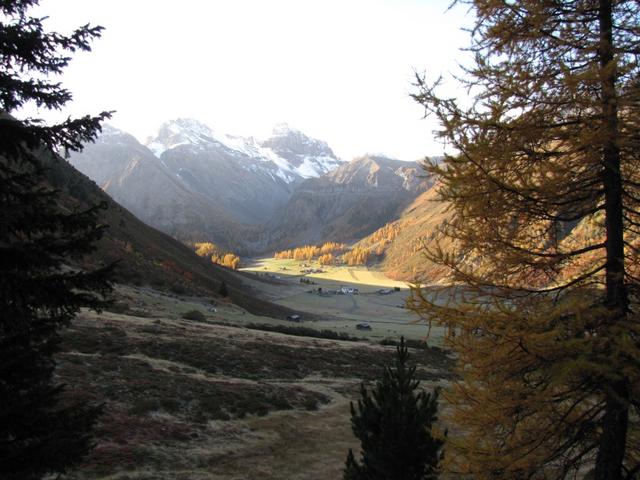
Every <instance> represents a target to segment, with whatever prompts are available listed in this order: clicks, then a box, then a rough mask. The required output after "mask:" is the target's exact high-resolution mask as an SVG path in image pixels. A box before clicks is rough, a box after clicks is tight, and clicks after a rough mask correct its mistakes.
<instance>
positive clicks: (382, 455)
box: [343, 338, 443, 480]
mask: <svg viewBox="0 0 640 480" xmlns="http://www.w3.org/2000/svg"><path fill="white" fill-rule="evenodd" d="M408 359H409V352H408V349H407V347H406V346H405V344H404V338H402V339H401V341H400V345H399V346H398V347H397V355H396V358H395V365H394V366H393V367H391V366H386V367H385V369H384V373H383V375H382V379H381V380H380V381H378V382H377V383H376V386H375V388H374V389H373V391H372V392H368V391H367V389H366V388H365V386H364V384H362V385H361V387H360V392H361V393H360V394H361V397H362V398H361V399H360V400H358V404H357V406H354V404H353V403H351V424H352V428H353V433H354V434H355V435H356V437H357V438H359V439H360V443H361V448H362V451H361V460H360V461H357V460H356V458H355V456H354V455H353V452H352V451H351V449H350V450H349V453H348V455H347V461H346V465H345V470H344V476H343V478H344V480H361V479H362V480H422V479H434V478H437V470H436V468H437V465H438V461H439V460H440V457H441V450H442V446H443V440H442V439H439V438H436V437H434V435H433V433H432V426H433V423H434V422H435V421H436V420H437V415H436V414H437V409H438V394H437V391H434V393H433V394H428V393H425V392H424V391H420V390H419V386H420V382H419V381H418V380H415V372H416V367H415V366H409V364H408Z"/></svg>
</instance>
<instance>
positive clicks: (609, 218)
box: [595, 0, 629, 480]
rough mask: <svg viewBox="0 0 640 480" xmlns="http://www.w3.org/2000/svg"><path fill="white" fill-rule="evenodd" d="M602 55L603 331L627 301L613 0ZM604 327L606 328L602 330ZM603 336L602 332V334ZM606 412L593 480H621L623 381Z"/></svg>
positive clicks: (620, 316)
mask: <svg viewBox="0 0 640 480" xmlns="http://www.w3.org/2000/svg"><path fill="white" fill-rule="evenodd" d="M599 8H600V10H599V26H600V46H599V47H600V48H599V52H598V55H599V57H600V67H601V79H600V82H601V90H602V122H603V129H604V133H605V136H606V137H605V138H606V141H605V143H604V145H603V152H602V161H603V184H604V190H605V216H606V218H605V226H606V236H607V237H606V241H605V246H606V253H607V260H606V274H605V275H606V279H605V281H606V299H605V301H606V306H607V308H608V309H609V311H610V315H609V318H607V319H606V327H610V326H613V325H614V324H615V323H617V322H622V321H624V320H625V317H626V313H627V308H628V302H629V300H628V297H627V291H626V288H625V284H624V276H625V264H624V231H623V219H622V177H621V173H620V149H619V147H618V143H617V142H618V135H619V132H618V105H617V98H616V67H615V59H614V52H613V12H612V1H611V0H600V5H599ZM606 327H605V328H606ZM605 335H606V332H605ZM605 392H606V393H605V401H606V404H605V413H604V416H603V419H602V436H601V438H600V445H599V449H598V455H597V458H596V468H595V478H596V480H621V479H622V478H623V477H622V463H623V461H624V452H625V446H626V440H627V427H628V420H629V389H628V385H627V381H626V379H624V378H622V379H619V380H616V381H612V382H611V383H610V384H609V385H605Z"/></svg>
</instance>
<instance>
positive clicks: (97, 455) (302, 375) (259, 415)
mask: <svg viewBox="0 0 640 480" xmlns="http://www.w3.org/2000/svg"><path fill="white" fill-rule="evenodd" d="M117 294H118V303H117V304H116V305H115V306H114V307H113V308H111V310H112V311H106V312H104V313H102V314H100V315H98V314H96V313H93V312H88V311H85V312H82V314H81V315H80V316H79V317H78V318H77V319H76V320H75V321H74V322H73V323H72V325H71V327H70V328H69V329H68V330H66V331H65V333H64V337H63V346H64V351H63V353H62V354H61V355H59V357H58V361H59V366H58V369H57V371H56V375H57V380H58V381H59V382H61V383H65V384H67V385H68V388H67V390H66V395H67V396H68V397H70V398H85V399H87V400H90V401H94V402H97V403H104V404H105V413H104V415H103V416H102V418H101V419H100V423H99V425H98V429H97V439H96V440H97V446H96V448H95V450H94V451H93V452H92V453H91V455H90V456H89V458H87V460H86V462H85V463H84V464H83V465H82V466H81V468H80V469H79V470H78V471H76V472H73V473H71V474H69V475H67V476H66V477H65V478H68V479H74V480H80V479H87V480H88V479H93V480H125V479H126V480H142V479H159V480H178V479H184V480H187V479H188V480H200V479H202V480H204V479H225V480H226V479H229V480H230V479H240V478H252V479H253V478H260V479H267V480H269V479H274V480H275V479H285V478H286V479H311V480H313V479H316V480H329V479H335V478H341V472H342V468H343V465H344V461H345V458H346V453H347V451H348V449H349V448H354V447H357V443H356V441H355V439H354V437H353V435H352V433H351V429H350V414H349V402H350V401H352V400H354V399H356V398H357V396H358V393H357V392H358V386H359V383H360V381H362V380H364V381H366V382H371V381H373V380H375V379H376V378H378V377H379V376H380V374H381V369H382V365H383V364H384V363H386V362H389V361H391V359H392V358H393V355H394V348H393V347H384V346H381V345H379V344H375V343H371V342H364V341H358V342H354V341H339V340H325V339H322V338H309V337H300V336H291V335H285V334H282V333H276V332H266V331H260V330H253V329H247V328H244V327H243V326H242V325H243V324H248V323H255V324H263V323H266V322H277V320H270V319H268V318H266V317H260V316H255V315H252V314H250V313H248V312H246V311H244V310H243V309H241V308H239V307H237V306H235V305H232V304H228V303H225V302H219V301H218V302H216V303H215V305H214V304H212V302H211V300H210V299H207V298H198V297H192V298H188V297H181V296H178V295H173V294H166V293H161V292H158V291H155V290H153V289H149V288H143V287H118V291H117ZM214 309H215V311H214ZM192 310H197V311H199V312H201V313H202V317H201V320H200V321H192V320H185V319H184V318H182V317H183V315H184V314H185V313H186V312H189V311H192ZM287 323H288V325H291V322H287ZM412 354H413V359H414V360H415V361H416V362H417V363H418V364H419V369H418V376H419V378H420V379H421V380H422V381H423V385H424V387H426V388H431V387H432V386H434V385H446V384H447V382H448V379H449V378H450V373H449V372H450V369H451V359H450V358H449V357H448V356H447V355H446V353H445V352H444V351H443V350H440V349H438V348H428V349H419V350H413V351H412Z"/></svg>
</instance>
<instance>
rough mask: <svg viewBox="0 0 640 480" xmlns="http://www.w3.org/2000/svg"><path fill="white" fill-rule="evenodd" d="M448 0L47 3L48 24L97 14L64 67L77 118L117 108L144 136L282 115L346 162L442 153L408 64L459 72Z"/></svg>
mask: <svg viewBox="0 0 640 480" xmlns="http://www.w3.org/2000/svg"><path fill="white" fill-rule="evenodd" d="M449 3H450V0H268V1H267V0H179V1H176V0H173V1H166V0H41V7H40V8H39V10H37V12H36V13H37V14H39V15H48V16H49V17H50V19H49V20H48V22H47V24H46V25H47V26H48V27H49V28H52V29H58V30H62V31H69V30H70V29H71V28H73V27H74V26H78V25H81V24H85V23H87V22H90V23H92V24H99V25H103V26H104V27H105V28H106V30H105V32H104V34H103V37H102V38H101V39H99V40H98V41H96V42H95V43H94V48H93V52H91V53H88V54H86V53H82V54H77V55H76V56H75V59H74V60H73V62H72V64H71V66H70V67H69V68H68V70H67V71H66V73H65V75H64V77H63V78H62V80H63V83H64V85H65V86H66V87H67V88H69V89H70V90H71V91H72V92H73V94H74V101H73V104H72V105H70V108H69V109H67V110H66V112H68V113H71V114H72V115H80V114H86V113H97V112H98V111H101V110H117V113H116V114H115V116H114V118H113V120H112V122H111V123H112V124H113V125H114V126H116V127H119V128H121V129H123V130H126V131H128V132H129V133H132V134H134V135H135V136H136V137H138V138H139V139H140V140H144V139H145V138H146V137H147V136H148V135H150V134H152V133H153V132H154V130H156V129H157V127H158V126H159V125H160V124H161V123H162V122H163V121H165V120H169V119H173V118H177V117H191V118H196V119H198V120H200V121H202V122H204V123H206V124H208V125H209V126H211V127H212V128H214V129H216V130H220V131H224V132H228V133H235V134H241V135H256V136H265V135H267V134H268V133H269V131H270V130H271V128H272V126H273V125H274V124H276V123H278V122H287V123H288V124H290V125H291V126H294V127H296V128H299V129H300V130H302V131H303V132H305V133H307V134H308V135H310V136H313V137H316V138H320V139H322V140H325V141H327V142H328V143H329V145H330V146H331V147H332V148H333V149H334V151H335V152H336V153H337V154H338V155H339V156H341V157H342V158H344V159H347V160H348V159H351V158H352V157H354V156H357V155H361V154H364V153H384V154H387V155H390V156H394V157H397V158H401V159H405V160H415V159H419V158H422V157H424V156H425V155H437V154H439V153H440V152H441V151H442V149H443V147H442V145H440V144H439V143H438V142H436V141H434V139H433V135H432V130H433V129H434V123H433V121H428V120H424V119H422V116H423V110H422V108H421V107H420V105H418V104H417V103H415V102H414V101H413V100H411V99H410V98H409V93H410V92H412V91H413V87H412V80H413V72H414V70H416V71H419V72H423V71H426V72H427V74H428V76H429V77H430V78H435V77H437V76H438V75H439V74H446V73H448V72H454V71H456V69H457V63H458V62H460V61H461V59H462V53H461V52H460V51H459V49H460V48H461V47H464V46H467V45H468V43H469V42H468V34H467V33H465V32H462V31H461V30H460V28H461V27H462V26H463V24H467V25H468V24H469V21H470V19H469V17H467V16H466V15H465V14H466V9H465V8H463V7H456V8H455V9H453V10H451V11H449V12H446V10H447V7H448V6H449Z"/></svg>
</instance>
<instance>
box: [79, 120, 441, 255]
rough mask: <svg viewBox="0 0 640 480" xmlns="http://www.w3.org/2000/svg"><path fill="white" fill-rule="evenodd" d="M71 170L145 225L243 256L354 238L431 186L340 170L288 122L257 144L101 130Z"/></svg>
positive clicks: (175, 126)
mask: <svg viewBox="0 0 640 480" xmlns="http://www.w3.org/2000/svg"><path fill="white" fill-rule="evenodd" d="M70 162H71V163H72V164H73V165H74V166H75V167H76V168H78V169H79V170H80V171H81V172H83V173H84V174H86V175H87V176H89V177H90V178H92V179H93V180H94V181H95V182H96V183H97V184H98V185H99V186H100V187H101V188H102V189H103V190H104V191H105V192H106V193H108V194H109V195H110V196H111V197H112V198H113V199H114V200H116V201H117V202H119V203H120V204H122V205H123V206H124V207H126V208H127V209H129V210H130V211H131V212H132V213H134V214H135V215H136V216H137V217H139V218H140V219H141V220H143V221H144V222H146V223H148V224H149V225H151V226H153V227H155V228H158V229H160V230H162V231H164V232H165V233H168V234H169V235H171V236H173V237H175V238H177V239H179V240H181V241H183V242H187V243H193V242H201V241H212V242H215V243H217V244H219V245H220V246H221V247H223V248H226V249H229V250H233V251H234V252H236V253H239V254H244V255H256V254H261V253H265V252H272V251H274V250H277V249H282V248H287V247H291V246H295V245H299V244H303V243H318V242H323V241H328V240H332V241H344V242H346V241H348V242H351V241H355V240H358V239H360V238H362V237H364V236H366V235H368V234H370V233H372V232H374V231H375V230H376V229H378V228H380V227H381V226H383V225H385V224H386V223H388V222H390V221H393V220H395V219H396V218H397V217H398V215H399V214H400V212H402V211H403V210H404V209H405V208H406V207H407V206H408V205H409V204H410V203H411V202H412V201H413V200H414V199H415V198H416V197H417V196H418V195H420V194H421V193H422V192H425V191H426V190H428V189H429V187H430V186H431V183H432V182H431V180H430V179H429V178H428V177H426V176H425V173H424V171H423V170H422V169H421V168H420V166H419V165H418V164H417V163H416V162H404V161H400V160H394V159H390V158H386V157H384V156H380V155H375V156H373V155H367V156H363V157H360V158H357V159H354V160H352V161H350V162H346V161H343V160H341V159H339V158H338V157H337V156H336V155H335V154H334V153H333V151H332V150H331V148H330V147H329V146H328V145H327V144H326V143H325V142H323V141H321V140H317V139H313V138H311V137H308V136H307V135H305V134H303V133H302V132H300V131H299V130H296V129H293V128H291V127H289V126H287V125H286V124H281V125H277V126H276V127H275V128H274V130H273V132H272V134H271V135H270V136H269V138H267V139H264V140H258V139H256V138H254V137H239V136H232V135H228V134H224V133H220V132H217V131H215V130H213V129H211V128H210V127H208V126H206V125H204V124H202V123H200V122H198V121H196V120H193V119H177V120H173V121H170V122H166V123H164V124H163V125H162V126H161V127H160V128H159V130H158V132H157V133H156V134H155V135H154V136H152V137H150V138H149V139H147V141H146V142H145V143H144V144H143V143H141V142H139V141H138V140H136V139H135V138H134V137H133V136H132V135H129V134H127V133H125V132H123V131H120V130H117V129H115V128H113V127H110V126H105V128H104V129H103V133H102V135H101V136H100V137H99V138H98V140H97V141H96V142H95V143H93V144H89V145H87V146H86V147H85V149H84V151H83V152H81V153H74V154H72V155H71V157H70Z"/></svg>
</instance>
